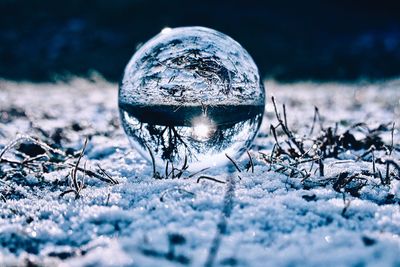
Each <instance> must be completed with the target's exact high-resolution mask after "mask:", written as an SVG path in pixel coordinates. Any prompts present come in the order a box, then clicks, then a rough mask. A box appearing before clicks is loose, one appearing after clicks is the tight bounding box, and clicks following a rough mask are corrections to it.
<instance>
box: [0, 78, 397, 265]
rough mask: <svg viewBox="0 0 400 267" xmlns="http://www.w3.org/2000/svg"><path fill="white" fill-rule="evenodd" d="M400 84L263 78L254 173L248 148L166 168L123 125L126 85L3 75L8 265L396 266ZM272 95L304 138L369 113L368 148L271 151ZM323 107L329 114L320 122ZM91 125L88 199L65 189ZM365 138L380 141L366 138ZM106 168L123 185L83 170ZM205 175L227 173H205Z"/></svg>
mask: <svg viewBox="0 0 400 267" xmlns="http://www.w3.org/2000/svg"><path fill="white" fill-rule="evenodd" d="M399 87H400V81H398V80H392V81H387V82H383V83H378V84H348V85H343V84H315V83H295V84H287V85H282V84H277V83H274V82H267V83H266V89H267V94H268V99H267V103H268V104H267V108H266V113H265V117H264V122H263V126H262V129H261V132H260V134H259V137H258V138H257V139H256V141H255V143H254V146H253V148H252V150H251V151H250V154H251V157H252V159H253V161H254V173H252V172H251V171H249V172H246V171H245V167H246V165H247V166H248V167H249V169H251V168H250V165H248V162H249V158H248V156H247V155H244V156H243V157H242V158H241V159H235V162H236V163H237V164H238V165H239V168H240V169H241V170H242V172H241V173H239V172H238V171H237V170H236V169H235V168H234V167H233V166H230V167H227V168H218V169H213V170H207V171H205V172H204V173H201V174H197V175H195V176H193V177H191V178H186V177H188V176H189V174H186V173H185V174H184V175H182V178H181V179H164V180H156V179H153V178H152V175H153V174H152V166H151V164H149V163H148V162H146V161H144V160H143V159H142V158H141V156H140V155H138V154H137V153H136V152H135V151H133V150H132V149H131V147H130V146H129V144H128V140H127V138H126V137H125V135H124V133H123V131H122V130H121V128H120V126H119V118H118V110H117V99H116V98H117V85H116V84H110V83H107V82H105V81H102V80H95V81H88V80H81V79H75V80H73V81H71V82H69V83H59V84H31V83H24V82H22V83H17V82H10V81H1V82H0V151H4V152H5V153H3V155H1V156H0V177H1V180H0V189H1V191H0V193H1V196H0V197H1V198H2V200H1V204H0V205H1V216H0V244H1V246H0V265H1V266H25V265H29V266H34V265H39V266H57V265H59V266H156V265H159V266H180V265H182V266H184V265H191V266H205V265H208V266H211V265H214V266H399V265H400V257H399V253H400V209H399V203H400V181H399V172H398V170H396V167H395V164H396V163H397V164H398V163H399V160H400V152H399V141H400V137H399V130H398V129H399V128H398V126H399V125H400V120H399V118H400V102H399V100H400V90H399ZM271 96H274V97H275V100H276V102H277V108H278V111H279V113H280V114H281V118H283V110H282V107H281V104H283V103H284V104H285V105H286V117H287V124H288V128H290V130H291V131H293V132H295V133H296V134H297V135H296V136H295V137H296V138H302V139H303V140H304V142H307V139H308V140H311V139H313V138H314V139H313V140H316V139H315V138H316V137H318V135H320V134H321V132H322V129H321V126H322V127H323V128H324V129H325V131H327V130H326V129H328V128H329V127H331V128H330V129H331V130H332V131H336V132H337V133H342V134H343V133H344V132H345V130H346V129H350V128H351V126H352V125H354V124H356V123H360V122H365V123H367V125H363V124H360V125H358V126H357V127H356V126H355V127H354V129H352V131H351V136H353V137H355V138H356V139H357V140H363V142H364V143H363V144H364V146H360V147H359V148H357V149H356V148H354V147H353V148H352V147H350V148H348V149H347V150H344V151H336V152H338V153H337V155H336V156H335V157H329V158H326V159H324V160H323V162H318V160H314V161H307V162H304V163H302V164H301V165H299V166H297V165H296V166H295V165H290V164H291V162H292V161H291V159H290V157H289V156H287V160H285V155H280V159H282V161H279V162H278V161H276V160H273V159H272V157H271V153H275V154H276V153H278V152H279V148H277V147H276V146H275V148H273V147H274V144H275V143H276V140H275V138H274V136H273V135H272V134H271V131H270V125H271V124H272V125H273V126H276V125H277V124H278V122H277V119H276V116H275V112H274V107H273V105H272V102H271ZM314 106H317V107H318V108H319V113H320V118H317V119H316V120H315V124H314V127H312V125H313V117H314ZM393 122H395V127H394V129H393ZM367 127H368V129H367ZM311 128H314V129H313V131H311ZM368 130H369V131H370V132H372V133H371V134H370V133H369V132H368ZM310 132H312V133H311V134H310ZM276 135H277V139H278V142H279V144H280V145H281V149H282V150H285V151H292V152H293V153H297V152H298V151H297V148H296V147H295V146H294V147H293V149H292V150H290V147H288V145H287V143H286V142H285V140H287V139H288V137H287V136H286V135H285V133H283V132H282V130H281V128H276ZM18 136H20V137H21V136H25V137H26V136H30V137H32V138H36V140H40V142H43V143H45V144H47V145H48V146H49V147H48V149H49V150H48V151H47V150H46V149H47V148H46V149H43V147H42V146H41V145H38V144H35V142H36V141H32V139H27V138H28V137H26V138H25V137H22V139H20V143H18V144H14V145H13V146H12V147H9V149H5V148H7V147H6V146H7V145H8V144H10V142H12V141H13V140H15V139H16V138H17V137H18ZM85 136H88V137H89V139H88V140H89V141H88V144H87V147H86V150H85V153H84V156H83V158H82V159H81V162H80V165H79V167H80V168H81V171H79V170H78V171H77V174H76V175H77V181H84V182H83V183H79V184H78V188H79V190H80V191H79V198H75V196H76V195H75V193H74V192H70V193H66V194H65V195H63V196H62V197H60V194H62V193H63V192H66V190H69V189H71V188H74V185H72V187H71V176H69V174H70V171H71V170H74V168H75V166H76V165H75V164H76V161H77V158H78V156H79V154H80V150H81V148H82V147H83V144H84V142H85ZM367 136H368V138H369V139H368V138H367ZM376 136H379V138H376ZM392 136H393V138H392ZM24 138H25V139H24ZM374 138H375V139H374ZM380 138H381V139H380ZM367 139H368V140H369V141H371V140H372V141H371V143H373V144H374V145H375V146H380V145H381V146H380V147H378V148H376V147H375V150H374V149H370V150H368V149H365V147H366V145H365V144H367V143H368V142H369V141H368V140H367ZM29 140H30V141H29ZM357 140H353V141H354V142H356V141H357ZM320 141H321V142H324V141H323V140H320ZM325 141H326V140H325ZM378 141H382V142H383V143H379V142H378ZM340 142H342V141H340ZM43 143H40V144H43ZM391 143H393V145H391ZM292 146H293V144H292ZM311 148H312V147H311ZM331 148H332V147H331ZM277 149H278V150H277ZM53 150H54V151H56V152H54V151H53ZM328 150H329V149H328ZM52 151H53V152H52ZM57 151H61V152H62V153H61V152H60V153H61V154H62V157H64V158H62V159H60V158H58V159H59V160H60V162H54V161H56V159H57V157H56V156H55V154H56V153H57ZM277 151H278V152H277ZM296 151H297V152H296ZM260 152H261V153H260ZM0 153H1V152H0ZM43 154H44V155H43ZM34 156H38V158H36V159H35V160H32V158H33V157H34ZM316 156H318V155H316ZM23 160H25V161H28V162H24V163H23V164H21V162H22V161H23ZM30 160H31V162H29V161H30ZM297 160H298V161H300V160H301V156H300V157H299V158H297ZM304 161H306V160H304ZM388 161H390V162H394V164H388V165H387V162H388ZM13 162H14V163H13ZM15 162H20V163H15ZM374 162H375V164H373V163H374ZM62 164H64V165H63V166H64V167H62V168H61V167H60V168H58V167H57V166H61V165H62ZM68 164H70V165H68ZM279 164H281V165H279ZM321 164H322V165H323V168H324V171H323V172H322V171H321ZM288 165H290V166H289V167H290V168H289V167H288ZM285 166H286V167H285ZM292 166H295V167H292ZM300 166H301V168H300ZM387 166H389V171H388V173H387V170H388V169H387ZM100 168H101V169H103V170H104V171H105V172H106V174H107V175H109V176H110V177H112V178H113V179H115V180H117V181H118V184H113V183H112V182H110V181H109V180H107V179H103V180H100V179H98V178H96V177H94V176H93V175H86V176H85V175H84V170H86V172H88V171H92V174H93V173H100V174H101V175H100V176H99V177H103V178H104V177H106V175H104V174H103V173H102V172H101V171H100ZM201 175H207V176H211V177H213V178H216V179H218V180H219V181H222V182H224V181H226V183H219V182H214V181H212V180H209V179H200V181H199V182H198V178H199V177H200V176H201ZM321 175H323V176H321ZM238 176H240V177H241V179H239V178H238ZM82 184H84V186H83V187H82V186H81V185H82ZM218 233H219V234H218Z"/></svg>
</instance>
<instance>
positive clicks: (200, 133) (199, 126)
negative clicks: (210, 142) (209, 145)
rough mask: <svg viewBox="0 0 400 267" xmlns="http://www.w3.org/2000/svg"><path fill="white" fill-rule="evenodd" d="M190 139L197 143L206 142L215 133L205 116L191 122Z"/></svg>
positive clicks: (212, 125)
mask: <svg viewBox="0 0 400 267" xmlns="http://www.w3.org/2000/svg"><path fill="white" fill-rule="evenodd" d="M192 125H193V128H192V137H193V138H194V139H197V140H199V141H206V140H207V139H209V138H210V137H211V135H212V134H213V133H214V132H215V129H214V124H213V123H212V122H211V120H210V119H208V118H207V117H205V116H202V117H199V118H196V119H194V120H193V123H192Z"/></svg>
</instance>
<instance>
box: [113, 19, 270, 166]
mask: <svg viewBox="0 0 400 267" xmlns="http://www.w3.org/2000/svg"><path fill="white" fill-rule="evenodd" d="M264 106H265V92H264V87H263V85H262V82H261V80H260V76H259V73H258V69H257V66H256V64H255V63H254V61H253V60H252V58H251V57H250V55H249V54H248V52H247V51H246V50H245V49H244V48H243V47H242V46H241V45H240V44H239V43H237V42H236V41H235V40H233V39H232V38H230V37H229V36H227V35H225V34H223V33H220V32H217V31H215V30H212V29H208V28H204V27H181V28H174V29H170V28H167V29H164V30H162V32H161V33H160V34H158V35H157V36H155V37H154V38H152V39H150V40H149V41H148V42H147V43H145V44H144V45H143V46H141V47H140V48H139V49H138V51H137V52H136V53H135V54H134V55H133V57H132V58H131V60H130V61H129V63H128V65H127V66H126V68H125V72H124V75H123V78H122V81H121V83H120V87H119V110H120V116H121V121H122V125H123V128H124V130H125V132H126V134H127V136H128V138H129V140H130V143H131V144H132V146H133V147H134V148H135V149H137V150H138V151H139V152H140V153H141V154H142V155H143V156H144V157H145V158H147V159H148V160H152V161H154V163H155V165H156V166H158V167H159V168H161V169H160V170H162V171H163V172H164V169H165V168H170V170H172V168H177V169H179V168H181V167H183V166H184V165H186V166H185V168H186V167H188V168H187V169H188V170H199V169H202V168H206V167H212V166H217V165H223V164H226V162H227V158H226V156H225V154H228V155H229V156H230V157H233V158H236V157H238V156H240V155H241V154H242V153H243V152H244V151H246V149H248V148H249V146H250V145H251V142H252V140H253V139H254V137H255V136H256V134H257V131H258V129H259V127H260V124H261V120H262V117H263V114H264ZM168 166H170V167H168ZM171 166H173V167H171Z"/></svg>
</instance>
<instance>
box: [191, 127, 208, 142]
mask: <svg viewBox="0 0 400 267" xmlns="http://www.w3.org/2000/svg"><path fill="white" fill-rule="evenodd" d="M193 136H195V137H196V139H206V138H208V137H209V136H210V127H208V125H206V124H198V125H196V126H194V127H193Z"/></svg>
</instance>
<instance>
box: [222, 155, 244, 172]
mask: <svg viewBox="0 0 400 267" xmlns="http://www.w3.org/2000/svg"><path fill="white" fill-rule="evenodd" d="M225 157H227V158H228V159H229V160H230V161H231V162H232V164H233V166H235V168H236V170H238V172H242V170H241V169H240V168H239V166H238V165H237V164H236V162H235V161H234V160H233V159H232V158H231V157H229V156H228V154H226V153H225Z"/></svg>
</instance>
